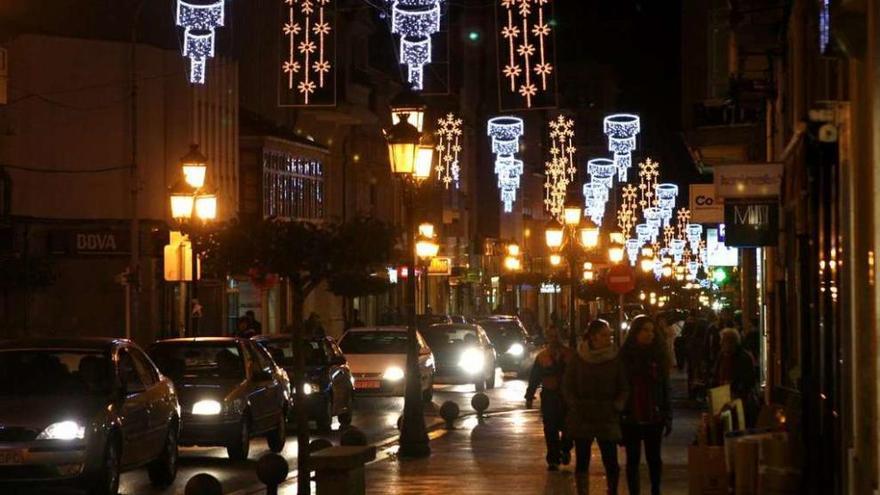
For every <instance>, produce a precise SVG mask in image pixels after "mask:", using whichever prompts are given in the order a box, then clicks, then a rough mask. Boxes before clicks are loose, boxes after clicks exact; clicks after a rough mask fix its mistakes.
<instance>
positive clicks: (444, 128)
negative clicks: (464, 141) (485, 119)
mask: <svg viewBox="0 0 880 495" xmlns="http://www.w3.org/2000/svg"><path fill="white" fill-rule="evenodd" d="M461 125H462V120H461V119H460V118H457V117H456V116H455V115H454V114H452V113H450V114H448V115H447V116H446V118H443V119H440V120H438V121H437V131H436V134H437V137H438V143H437V148H436V151H437V157H438V160H437V167H436V169H435V170H436V171H437V180H439V181H441V182H442V183H443V185H444V186H446V188H447V189H449V185H450V184H455V187H456V188H458V179H459V174H460V172H461V167H460V165H459V161H458V155H459V153H461ZM493 144H494V143H493Z"/></svg>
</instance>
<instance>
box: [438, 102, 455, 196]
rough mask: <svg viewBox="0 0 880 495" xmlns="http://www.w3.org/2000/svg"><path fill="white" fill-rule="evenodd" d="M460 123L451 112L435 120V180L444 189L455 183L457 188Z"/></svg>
mask: <svg viewBox="0 0 880 495" xmlns="http://www.w3.org/2000/svg"><path fill="white" fill-rule="evenodd" d="M461 125H462V120H461V119H460V118H458V117H456V116H455V114H452V113H450V114H448V115H447V116H446V117H445V118H442V119H440V120H438V121H437V131H436V132H435V134H437V138H438V139H437V141H438V142H437V148H436V149H437V157H438V160H437V168H436V171H437V180H439V181H441V182H442V183H443V185H445V186H446V189H449V186H450V184H455V187H456V188H458V179H459V173H460V171H461V167H460V165H459V161H458V156H459V153H461Z"/></svg>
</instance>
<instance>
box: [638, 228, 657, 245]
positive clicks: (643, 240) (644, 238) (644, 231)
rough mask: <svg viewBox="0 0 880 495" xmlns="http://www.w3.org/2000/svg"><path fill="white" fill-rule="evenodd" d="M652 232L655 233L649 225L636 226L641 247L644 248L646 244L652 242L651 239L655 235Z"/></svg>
mask: <svg viewBox="0 0 880 495" xmlns="http://www.w3.org/2000/svg"><path fill="white" fill-rule="evenodd" d="M652 231H653V229H651V227H650V226H649V225H648V224H645V223H640V224H638V225H636V236H637V237H638V239H639V244H640V246H639V247H641V246H644V245H645V244H647V243H648V241H650V240H651V237H652V235H653V234H652Z"/></svg>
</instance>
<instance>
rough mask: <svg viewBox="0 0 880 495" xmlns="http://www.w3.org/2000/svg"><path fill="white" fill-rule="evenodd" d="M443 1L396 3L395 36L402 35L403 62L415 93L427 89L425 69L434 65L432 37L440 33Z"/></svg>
mask: <svg viewBox="0 0 880 495" xmlns="http://www.w3.org/2000/svg"><path fill="white" fill-rule="evenodd" d="M440 1H441V0H418V1H416V0H394V4H393V5H392V7H391V32H392V33H394V34H398V35H400V62H401V63H403V64H406V66H407V71H408V80H409V83H410V84H411V85H412V87H413V89H416V90H421V89H423V88H424V68H425V65H426V64H429V63H431V35H433V34H434V33H436V32H438V31H440Z"/></svg>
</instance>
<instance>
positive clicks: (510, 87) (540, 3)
mask: <svg viewBox="0 0 880 495" xmlns="http://www.w3.org/2000/svg"><path fill="white" fill-rule="evenodd" d="M551 3H552V0H501V2H500V4H499V7H498V11H497V12H496V19H497V21H498V28H499V34H498V46H499V49H500V51H501V53H500V54H499V70H501V73H502V75H503V77H504V79H505V81H506V82H505V84H504V85H503V87H502V91H503V92H505V93H506V95H508V96H509V95H519V96H520V97H521V99H522V100H521V101H522V102H523V105H524V107H525V108H532V107H533V105H534V103H535V98H536V97H537V96H538V95H541V94H546V93H548V92H553V91H554V90H555V87H554V84H555V81H553V80H552V77H553V74H554V72H555V67H554V65H553V59H554V57H553V29H554V28H553V23H552V22H551V19H550V17H551Z"/></svg>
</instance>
